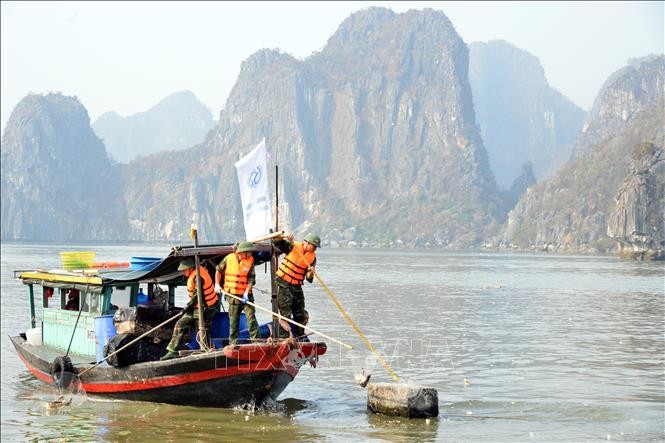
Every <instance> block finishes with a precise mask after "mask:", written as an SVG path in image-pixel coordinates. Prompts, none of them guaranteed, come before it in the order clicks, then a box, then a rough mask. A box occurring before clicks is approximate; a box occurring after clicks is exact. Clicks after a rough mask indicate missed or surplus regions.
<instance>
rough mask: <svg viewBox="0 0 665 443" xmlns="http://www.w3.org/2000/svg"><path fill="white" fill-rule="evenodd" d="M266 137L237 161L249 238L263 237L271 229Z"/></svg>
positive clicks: (246, 231)
mask: <svg viewBox="0 0 665 443" xmlns="http://www.w3.org/2000/svg"><path fill="white" fill-rule="evenodd" d="M266 156H267V154H266V139H265V138H264V139H263V140H261V143H259V144H258V145H257V146H256V148H254V149H253V150H252V151H251V152H250V153H249V154H247V155H246V156H244V157H243V158H241V159H240V160H238V161H237V162H236V163H235V167H236V171H237V172H238V182H239V184H240V201H241V203H242V213H243V218H244V222H245V234H246V235H247V240H251V239H253V238H257V237H261V236H262V235H265V234H267V233H268V230H269V229H270V220H271V211H270V199H269V198H268V169H267V166H266V163H267V161H266Z"/></svg>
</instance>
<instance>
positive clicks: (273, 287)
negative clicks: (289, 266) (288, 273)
mask: <svg viewBox="0 0 665 443" xmlns="http://www.w3.org/2000/svg"><path fill="white" fill-rule="evenodd" d="M275 232H279V166H277V153H275ZM277 260H278V258H277V252H276V251H275V247H274V246H273V248H272V258H271V259H270V292H271V296H270V306H271V307H272V312H278V311H279V303H278V301H277V291H278V288H277V280H276V277H275V276H276V275H277V264H278V262H277ZM279 325H280V323H279V318H277V317H276V316H274V315H273V317H272V330H273V331H275V337H277V338H279V333H280V330H279V328H280V326H279Z"/></svg>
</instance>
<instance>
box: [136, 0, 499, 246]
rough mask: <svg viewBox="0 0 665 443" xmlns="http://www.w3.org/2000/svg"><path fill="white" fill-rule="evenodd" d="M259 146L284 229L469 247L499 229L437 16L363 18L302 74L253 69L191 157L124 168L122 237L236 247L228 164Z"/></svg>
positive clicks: (280, 66)
mask: <svg viewBox="0 0 665 443" xmlns="http://www.w3.org/2000/svg"><path fill="white" fill-rule="evenodd" d="M264 137H265V138H266V142H267V146H268V148H269V151H270V164H272V165H274V164H277V165H279V166H280V203H281V204H280V219H281V221H282V226H283V227H286V228H288V229H292V230H296V231H298V232H301V233H302V232H305V231H307V230H314V231H317V232H320V233H321V234H322V235H323V238H324V241H325V240H332V239H334V238H333V237H337V236H339V234H340V233H343V234H345V235H343V237H344V239H345V240H352V241H357V242H361V241H365V240H367V241H368V242H370V243H373V244H382V245H389V244H390V243H391V242H404V243H406V244H410V245H424V244H427V243H429V244H430V245H440V246H451V247H468V246H471V245H476V244H479V243H480V242H481V241H482V239H483V237H484V236H485V234H486V232H488V231H491V230H492V229H496V227H497V226H498V225H499V224H500V223H501V216H502V211H503V207H502V205H503V202H502V201H501V199H500V197H499V196H498V193H497V191H496V186H495V183H494V178H493V176H492V174H491V172H490V169H489V165H488V162H487V156H486V152H485V149H484V147H483V144H482V140H481V137H480V134H479V132H478V130H477V127H476V122H475V117H474V111H473V103H472V96H471V89H470V86H469V83H468V50H467V47H466V45H465V44H464V42H463V41H462V40H461V39H460V37H459V36H458V35H457V33H456V32H455V30H454V28H453V26H452V24H451V23H450V21H449V20H448V18H447V17H446V16H445V15H444V14H443V13H441V12H436V11H433V10H426V11H409V12H407V13H404V14H395V13H393V12H391V11H390V10H387V9H383V8H370V9H368V10H365V11H362V12H359V13H356V14H353V15H352V16H350V17H349V18H348V19H347V20H345V21H344V22H343V23H342V24H341V26H340V27H339V29H338V30H337V32H336V33H335V34H334V35H333V36H332V37H331V38H330V39H329V41H328V43H327V45H326V46H325V48H324V49H323V50H322V51H321V52H319V53H316V54H314V55H312V56H311V57H310V58H308V59H306V60H304V61H300V60H296V59H294V58H293V57H291V56H289V55H287V54H283V53H280V52H278V51H274V50H262V51H259V52H257V53H256V54H254V55H253V56H251V57H250V58H249V59H248V60H246V61H245V62H244V63H243V65H242V67H241V72H240V76H239V78H238V81H237V83H236V85H235V87H234V88H233V90H232V92H231V94H230V96H229V98H228V101H227V103H226V107H225V108H224V110H223V111H222V112H221V114H220V117H219V124H218V126H217V127H216V128H215V129H214V131H212V132H211V134H210V135H209V137H208V138H207V139H206V140H205V141H204V142H203V143H202V144H200V145H198V146H196V147H194V148H192V149H190V150H188V151H183V152H179V153H165V154H155V155H154V156H151V157H149V158H147V159H144V160H143V161H141V162H133V163H131V164H130V165H128V167H127V168H126V171H125V172H126V175H125V177H126V178H127V183H128V187H127V189H128V192H127V194H126V203H127V206H128V211H129V214H130V223H131V226H132V237H133V238H136V239H151V240H152V239H155V240H174V239H178V238H180V236H182V235H186V233H187V230H188V228H189V225H190V223H192V222H196V223H198V224H199V226H200V227H201V233H202V235H203V236H207V239H208V240H210V241H218V240H222V239H227V240H228V239H229V238H232V239H233V238H240V237H242V236H243V235H244V231H243V227H242V212H241V208H240V200H239V196H238V185H237V181H236V174H235V169H234V167H233V163H234V162H235V161H237V160H238V159H239V158H240V157H241V156H242V155H243V154H246V153H247V152H248V151H249V150H250V149H251V148H252V147H253V146H254V145H256V144H257V143H258V142H259V141H260V140H261V139H262V138H264ZM148 177H150V180H148Z"/></svg>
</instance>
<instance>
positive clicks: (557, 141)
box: [469, 40, 586, 189]
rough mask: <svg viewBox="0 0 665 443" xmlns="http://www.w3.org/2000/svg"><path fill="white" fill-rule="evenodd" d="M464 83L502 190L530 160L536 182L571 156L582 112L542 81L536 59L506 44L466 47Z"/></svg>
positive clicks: (496, 42) (584, 115) (498, 42)
mask: <svg viewBox="0 0 665 443" xmlns="http://www.w3.org/2000/svg"><path fill="white" fill-rule="evenodd" d="M469 52H470V61H469V81H470V82H471V89H472V90H473V100H474V104H475V111H476V119H477V120H478V125H479V126H480V129H481V132H482V136H483V140H484V143H485V148H486V149H487V154H488V157H489V162H490V166H491V168H492V172H493V173H494V176H495V177H496V180H497V183H498V184H499V185H500V186H501V187H503V188H504V189H507V188H509V187H510V186H511V183H512V182H513V180H515V178H516V177H517V176H518V175H519V174H520V173H521V168H522V165H523V164H524V163H525V162H530V163H531V165H532V167H533V173H534V175H535V177H536V178H537V180H539V181H540V180H543V179H545V178H549V177H550V176H551V175H552V174H554V173H555V172H557V171H558V170H559V169H560V168H561V167H562V166H563V164H564V163H565V162H566V161H567V160H568V159H569V158H570V155H571V150H572V146H573V143H574V142H575V139H576V137H577V135H578V133H579V132H580V130H581V129H582V125H583V124H584V120H585V118H586V112H584V110H582V109H581V108H580V107H578V106H577V105H575V104H574V103H572V102H571V101H570V100H568V99H567V98H566V97H564V96H563V95H562V94H561V93H560V92H558V91H557V90H556V89H553V88H552V87H551V86H550V85H549V84H548V82H547V79H546V77H545V72H544V71H543V68H542V66H541V65H540V61H539V60H538V58H536V57H535V56H533V55H531V54H530V53H528V52H527V51H524V50H522V49H518V48H516V47H515V46H513V45H511V44H510V43H508V42H505V41H502V40H494V41H490V42H486V43H484V42H474V43H471V44H469Z"/></svg>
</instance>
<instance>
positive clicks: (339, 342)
mask: <svg viewBox="0 0 665 443" xmlns="http://www.w3.org/2000/svg"><path fill="white" fill-rule="evenodd" d="M222 292H223V293H224V295H228V296H229V297H231V298H235V299H236V300H238V301H242V298H241V297H237V296H235V295H233V294H229V293H228V292H225V291H222ZM245 303H247V304H248V305H250V306H254V307H255V308H257V309H260V310H262V311H265V312H268V313H270V314H272V315H274V316H275V317H277V318H281V319H282V320H284V321H287V322H289V323H291V324H293V325H296V326H299V327H301V328H304V329H308V330H310V331H312V332H313V333H315V334H319V335H320V336H321V337H324V338H327V339H329V340H332V341H334V342H335V343H338V344H340V345H342V346H344V347H345V348H347V349H353V346H351V345H347V344H346V343H343V342H341V341H339V340H337V339H336V338H332V337H331V336H329V335H326V334H324V333H323V332H319V331H316V330H314V329H312V328H310V327H309V326H305V325H301V324H300V323H298V322H295V321H293V320H291V319H290V318H287V317H284V316H283V315H280V314H278V313H276V312H273V311H271V310H270V309H267V308H264V307H263V306H259V305H257V304H256V303H252V302H251V301H246V302H245ZM273 331H274V329H273ZM277 337H279V336H277Z"/></svg>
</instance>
